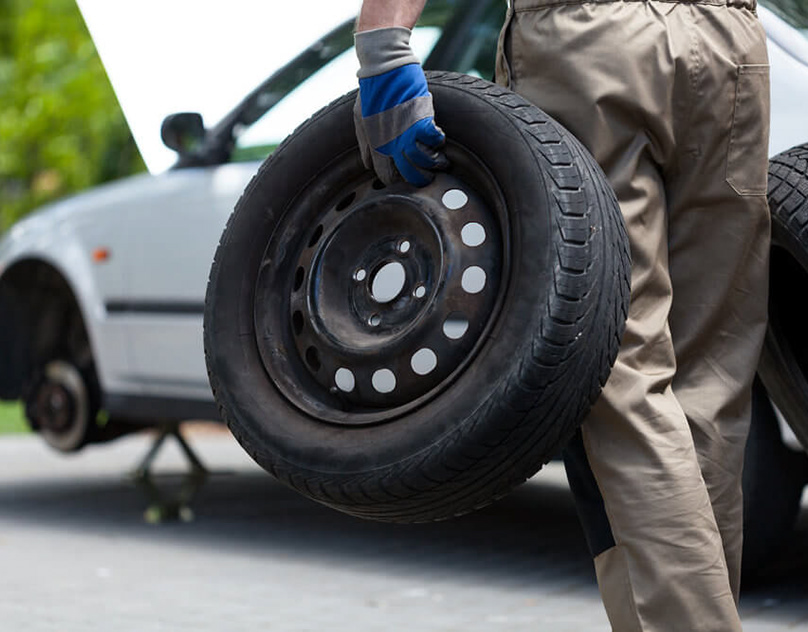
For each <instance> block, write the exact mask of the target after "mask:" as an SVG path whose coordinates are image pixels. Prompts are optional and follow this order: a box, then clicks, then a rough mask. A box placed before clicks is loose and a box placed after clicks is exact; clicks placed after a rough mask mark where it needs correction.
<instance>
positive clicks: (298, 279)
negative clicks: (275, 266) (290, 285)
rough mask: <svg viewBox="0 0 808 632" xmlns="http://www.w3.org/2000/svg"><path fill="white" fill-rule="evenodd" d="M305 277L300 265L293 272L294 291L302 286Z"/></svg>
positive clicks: (304, 271) (303, 269)
mask: <svg viewBox="0 0 808 632" xmlns="http://www.w3.org/2000/svg"><path fill="white" fill-rule="evenodd" d="M305 277H306V270H305V268H303V266H300V267H299V268H298V269H297V271H296V272H295V285H294V291H295V292H297V291H298V290H299V289H300V288H301V287H303V279H304V278H305Z"/></svg>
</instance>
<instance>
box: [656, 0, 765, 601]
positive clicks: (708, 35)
mask: <svg viewBox="0 0 808 632" xmlns="http://www.w3.org/2000/svg"><path fill="white" fill-rule="evenodd" d="M670 19H672V20H679V21H680V22H681V24H680V25H679V30H680V31H684V30H686V29H688V30H689V31H690V33H691V35H693V31H694V30H698V31H699V33H698V35H699V37H700V40H701V41H702V42H703V45H702V48H701V57H702V59H703V60H704V63H703V64H702V67H701V68H700V72H699V75H698V91H699V92H700V93H701V94H702V95H703V98H702V99H701V100H700V101H698V102H697V103H695V104H693V107H692V112H691V113H690V119H691V124H690V125H689V127H688V129H687V132H686V135H685V137H683V138H681V139H679V143H678V144H679V146H680V148H681V149H680V151H679V153H678V157H679V160H678V161H677V163H676V165H675V168H674V169H672V170H671V178H670V180H669V183H668V190H669V191H670V193H669V209H670V220H669V252H670V255H669V256H670V272H671V279H672V284H673V307H672V310H671V314H670V317H669V322H670V325H671V331H672V335H673V343H674V349H675V352H676V361H677V370H676V377H675V378H674V381H673V389H674V393H675V394H676V398H677V399H678V400H679V402H680V403H681V405H682V408H683V409H684V411H685V414H686V415H687V418H688V422H689V424H690V428H691V432H692V435H693V439H694V441H695V445H696V452H697V453H698V456H699V464H700V467H701V470H702V474H703V476H704V480H705V482H706V483H707V489H708V491H709V494H710V500H711V503H712V507H713V512H714V513H715V517H716V521H717V523H718V527H719V530H720V532H721V537H722V541H723V545H724V553H725V558H726V561H727V567H728V570H729V577H730V584H731V586H732V590H733V594H734V596H735V599H736V601H737V599H738V596H739V591H740V579H741V549H742V528H743V511H742V498H741V474H742V470H743V456H744V447H745V444H746V436H747V431H748V427H749V419H750V415H751V395H752V391H751V389H752V380H753V379H754V375H755V371H756V368H757V364H758V356H759V352H760V348H761V345H762V343H763V336H764V333H765V327H766V317H767V287H768V257H769V212H768V205H767V202H766V184H767V167H768V156H767V154H768V146H769V142H768V120H769V84H768V65H767V64H768V59H767V51H766V44H765V36H764V34H763V29H762V27H761V26H760V23H759V22H758V20H757V18H756V17H755V16H754V15H753V13H752V12H751V11H750V10H748V9H743V8H733V9H730V10H727V9H726V8H724V7H714V6H692V7H688V8H687V10H685V11H681V12H679V13H678V14H674V15H671V17H670Z"/></svg>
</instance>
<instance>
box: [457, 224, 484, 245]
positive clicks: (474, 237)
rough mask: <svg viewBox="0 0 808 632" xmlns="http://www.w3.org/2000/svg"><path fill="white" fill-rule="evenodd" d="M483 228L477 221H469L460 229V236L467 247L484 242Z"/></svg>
mask: <svg viewBox="0 0 808 632" xmlns="http://www.w3.org/2000/svg"><path fill="white" fill-rule="evenodd" d="M485 236H486V235H485V228H483V225H482V224H478V223H477V222H469V223H468V224H466V225H465V226H463V228H462V229H461V230H460V238H461V239H462V240H463V243H464V244H465V245H466V246H468V247H469V248H476V247H477V246H481V245H482V244H483V243H485Z"/></svg>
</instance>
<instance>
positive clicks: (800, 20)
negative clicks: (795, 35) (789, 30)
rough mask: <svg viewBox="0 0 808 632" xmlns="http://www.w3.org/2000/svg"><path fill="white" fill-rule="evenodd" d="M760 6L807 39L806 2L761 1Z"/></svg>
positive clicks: (807, 15)
mask: <svg viewBox="0 0 808 632" xmlns="http://www.w3.org/2000/svg"><path fill="white" fill-rule="evenodd" d="M760 4H761V5H762V6H764V7H766V8H767V9H769V10H771V11H772V12H773V13H776V14H777V15H778V16H779V17H780V18H782V19H783V20H785V21H786V22H788V23H789V24H790V25H791V26H793V27H794V28H795V29H797V30H798V31H799V32H800V33H802V35H803V37H805V38H808V0H761V2H760Z"/></svg>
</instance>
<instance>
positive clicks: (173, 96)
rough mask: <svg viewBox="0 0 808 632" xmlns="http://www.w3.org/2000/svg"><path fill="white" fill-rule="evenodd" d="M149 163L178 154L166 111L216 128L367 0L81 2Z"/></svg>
mask: <svg viewBox="0 0 808 632" xmlns="http://www.w3.org/2000/svg"><path fill="white" fill-rule="evenodd" d="M77 3H78V6H79V9H80V10H81V13H82V16H83V17H84V20H85V22H86V23H87V27H88V29H89V31H90V35H91V36H92V38H93V41H94V42H95V46H96V48H97V49H98V53H99V55H100V57H101V61H102V62H103V64H104V67H105V69H106V71H107V74H108V76H109V79H110V82H111V83H112V87H113V89H114V90H115V94H116V95H117V97H118V101H119V102H120V104H121V108H122V109H123V113H124V116H125V117H126V120H127V122H128V123H129V127H130V129H131V130H132V134H133V136H134V137H135V142H136V143H137V146H138V149H139V150H140V153H141V155H142V156H143V159H144V161H145V162H146V166H147V167H148V169H149V171H150V172H152V173H157V172H160V171H163V170H165V169H166V168H168V167H169V166H171V165H172V164H173V163H174V161H175V160H176V158H177V156H176V154H175V153H174V152H173V151H171V150H170V149H168V148H166V147H165V146H164V145H163V144H162V141H161V140H160V125H161V123H162V121H163V118H164V117H165V116H166V115H167V114H171V113H173V112H182V111H192V112H199V113H200V114H202V116H203V118H204V120H205V123H206V125H208V126H211V125H213V124H214V123H216V122H217V121H218V120H219V119H220V118H221V117H222V116H224V115H225V114H226V113H227V112H228V111H229V110H230V109H231V108H233V107H234V106H235V105H236V104H237V103H238V102H239V101H240V100H241V99H242V98H243V97H244V95H246V94H247V93H248V92H249V91H250V90H252V89H253V88H254V87H255V86H256V85H257V84H259V83H260V82H261V81H263V80H264V79H265V78H266V77H268V76H269V75H270V74H271V73H272V72H273V71H275V70H276V69H278V68H279V67H280V66H282V65H283V64H285V63H286V62H288V61H289V60H291V59H292V58H293V57H294V56H295V55H297V54H298V53H299V52H300V51H302V50H303V49H305V48H307V47H308V46H310V45H311V44H312V42H314V41H316V40H317V38H319V37H322V36H323V35H324V34H326V33H327V32H328V31H330V30H331V29H332V28H333V27H335V26H336V25H337V24H339V23H341V22H343V21H345V20H347V19H350V18H351V17H352V16H353V15H356V13H357V12H358V10H359V7H360V5H361V0H308V2H306V3H299V2H284V1H282V0H228V1H227V2H199V1H198V0H168V1H166V0H139V1H138V2H128V3H119V2H109V0H77Z"/></svg>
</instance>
